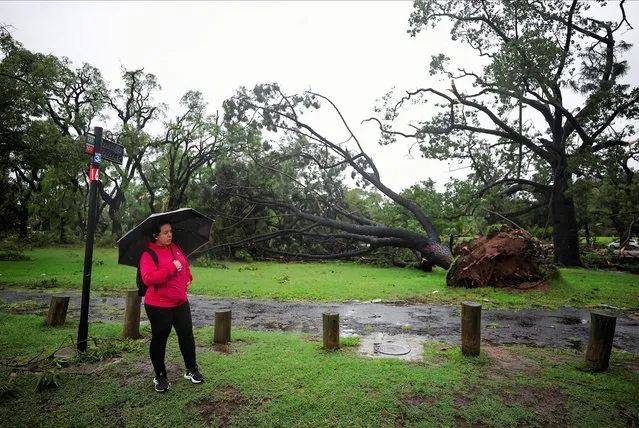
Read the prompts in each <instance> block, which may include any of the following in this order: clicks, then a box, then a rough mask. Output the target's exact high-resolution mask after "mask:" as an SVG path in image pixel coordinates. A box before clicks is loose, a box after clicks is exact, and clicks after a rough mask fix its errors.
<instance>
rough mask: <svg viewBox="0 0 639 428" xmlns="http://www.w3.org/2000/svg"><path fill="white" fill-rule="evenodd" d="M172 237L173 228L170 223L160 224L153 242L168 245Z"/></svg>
mask: <svg viewBox="0 0 639 428" xmlns="http://www.w3.org/2000/svg"><path fill="white" fill-rule="evenodd" d="M172 239H173V229H172V228H171V225H170V224H163V225H162V226H160V234H159V235H156V236H155V243H156V244H158V245H161V246H163V247H165V246H167V245H169V244H170V243H171V240H172Z"/></svg>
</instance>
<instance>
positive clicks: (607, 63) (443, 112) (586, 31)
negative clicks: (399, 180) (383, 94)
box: [374, 0, 639, 266]
mask: <svg viewBox="0 0 639 428" xmlns="http://www.w3.org/2000/svg"><path fill="white" fill-rule="evenodd" d="M605 3H606V2H603V1H597V2H595V1H577V0H573V1H569V2H566V1H564V0H545V1H539V0H535V1H532V0H501V1H486V0H478V1H475V0H472V1H471V0H457V1H448V0H442V1H438V0H418V1H415V3H414V11H413V13H412V14H411V16H410V27H411V28H410V33H411V34H412V35H413V36H415V35H417V33H419V32H420V31H422V30H423V29H428V28H438V30H441V29H443V28H449V29H450V35H451V38H452V39H453V40H456V41H459V42H461V43H462V44H465V45H467V46H468V47H470V48H471V49H472V50H474V52H475V53H476V58H475V61H474V65H472V66H469V67H467V68H464V67H459V66H457V67H455V66H454V65H453V64H452V63H451V62H450V61H449V58H448V56H447V55H446V54H438V55H434V56H433V57H432V62H431V75H433V76H438V77H443V78H444V79H446V82H450V83H446V86H442V87H423V88H417V89H414V90H413V89H411V90H410V91H409V92H407V93H406V94H405V95H404V96H402V97H401V99H394V96H393V95H392V94H389V96H388V97H387V98H386V101H387V104H386V107H387V109H386V115H385V116H384V117H383V118H375V119H374V120H376V121H377V122H378V123H379V125H380V127H381V129H382V130H383V132H384V133H385V135H386V137H387V138H386V142H388V143H390V142H393V141H395V140H396V139H397V137H398V136H402V137H407V138H411V139H415V140H416V141H417V142H418V144H419V145H420V147H421V150H422V153H423V155H424V156H425V157H429V158H437V159H446V160H450V159H458V160H463V161H466V162H468V163H469V164H471V165H472V167H473V168H474V177H475V179H476V180H477V182H478V183H481V184H483V186H484V190H488V189H492V190H499V191H501V192H502V193H503V195H504V196H506V197H516V195H523V196H519V198H520V199H521V200H522V201H526V200H529V201H531V208H539V207H542V208H543V207H547V208H548V209H549V213H550V220H551V221H550V224H551V225H552V227H553V243H554V246H555V258H556V261H557V262H558V263H560V264H563V265H569V266H576V265H580V264H581V260H580V256H579V246H578V223H577V220H576V214H575V203H574V197H575V196H574V194H573V193H572V191H571V187H572V183H573V177H574V175H575V174H578V173H579V172H580V170H581V169H582V166H583V165H584V164H588V165H590V166H591V165H592V162H593V160H594V161H596V160H597V159H601V158H603V155H604V154H605V153H607V152H609V151H610V150H613V149H616V148H621V150H626V151H627V150H628V149H629V147H630V145H631V144H632V143H631V141H630V140H632V139H633V137H632V136H633V134H634V125H635V124H636V121H637V111H638V102H639V88H637V87H631V86H630V85H628V84H627V83H626V82H625V81H624V80H623V76H624V74H625V73H626V72H627V70H628V66H627V63H626V61H625V60H624V59H623V54H624V53H626V52H627V51H628V50H629V48H630V46H629V45H628V44H626V43H625V42H623V40H622V37H623V32H624V31H626V30H627V29H629V28H632V27H630V24H629V23H628V21H627V19H626V15H625V11H624V5H623V3H624V2H623V1H621V2H619V3H616V4H614V5H613V4H610V5H608V6H607V8H608V12H610V11H611V8H613V7H614V8H616V11H617V19H616V21H608V20H604V19H599V18H597V14H596V13H595V12H593V10H594V9H595V8H597V7H599V6H602V5H604V4H605ZM446 25H450V26H449V27H446ZM451 56H452V55H451ZM398 98H399V97H398ZM415 103H418V104H420V103H423V104H424V109H426V108H428V110H427V113H428V114H427V115H428V116H430V117H429V118H428V119H426V120H420V121H415V122H412V123H410V124H409V125H408V128H406V127H404V128H402V127H401V126H400V125H398V124H397V118H398V116H399V112H400V111H401V110H402V109H403V108H404V107H407V106H408V105H410V104H415ZM427 103H428V104H427ZM522 119H523V120H522ZM634 138H636V137H634ZM525 194H528V195H529V196H525Z"/></svg>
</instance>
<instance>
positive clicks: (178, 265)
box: [173, 260, 182, 272]
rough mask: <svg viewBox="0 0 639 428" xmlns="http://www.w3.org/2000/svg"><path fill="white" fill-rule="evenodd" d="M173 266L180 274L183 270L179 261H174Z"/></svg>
mask: <svg viewBox="0 0 639 428" xmlns="http://www.w3.org/2000/svg"><path fill="white" fill-rule="evenodd" d="M173 264H174V265H175V267H176V268H177V270H178V272H180V271H181V270H182V263H180V261H179V260H173Z"/></svg>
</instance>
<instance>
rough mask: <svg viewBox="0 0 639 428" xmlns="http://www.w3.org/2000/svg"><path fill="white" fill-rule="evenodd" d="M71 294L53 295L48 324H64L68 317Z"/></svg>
mask: <svg viewBox="0 0 639 428" xmlns="http://www.w3.org/2000/svg"><path fill="white" fill-rule="evenodd" d="M68 309H69V296H52V297H51V304H50V305H49V314H48V315H47V325H48V326H52V325H63V324H64V321H66V319H67V310H68Z"/></svg>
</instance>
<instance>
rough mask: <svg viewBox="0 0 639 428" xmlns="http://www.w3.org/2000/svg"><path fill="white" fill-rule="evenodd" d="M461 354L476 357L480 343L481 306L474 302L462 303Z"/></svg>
mask: <svg viewBox="0 0 639 428" xmlns="http://www.w3.org/2000/svg"><path fill="white" fill-rule="evenodd" d="M461 334H462V353H463V354H464V355H471V356H474V357H476V356H478V355H479V348H480V342H481V305H480V304H479V303H476V302H463V303H462V323H461Z"/></svg>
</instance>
